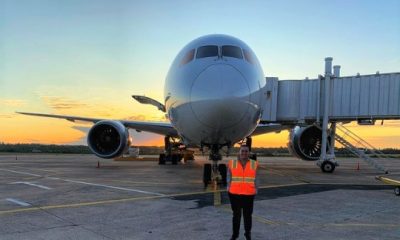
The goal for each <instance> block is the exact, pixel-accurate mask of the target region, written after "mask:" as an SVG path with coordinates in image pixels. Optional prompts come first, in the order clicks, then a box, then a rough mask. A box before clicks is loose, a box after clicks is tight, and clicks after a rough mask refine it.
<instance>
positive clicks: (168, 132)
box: [17, 112, 178, 137]
mask: <svg viewBox="0 0 400 240" xmlns="http://www.w3.org/2000/svg"><path fill="white" fill-rule="evenodd" d="M17 113H19V114H24V115H30V116H37V117H49V118H60V119H65V120H68V121H71V122H75V121H83V122H91V123H97V122H99V121H102V120H111V119H101V118H87V117H77V116H68V115H56V114H44V113H29V112H17ZM115 121H119V122H121V123H122V124H123V125H124V126H125V127H127V128H131V129H135V130H136V131H138V132H140V131H145V132H151V133H157V134H161V135H164V136H171V137H177V136H178V132H177V131H176V130H175V128H173V127H172V125H171V124H170V123H164V122H139V121H128V120H115Z"/></svg>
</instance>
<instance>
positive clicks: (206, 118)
mask: <svg viewBox="0 0 400 240" xmlns="http://www.w3.org/2000/svg"><path fill="white" fill-rule="evenodd" d="M249 94H250V90H249V86H248V84H247V80H246V78H245V77H244V76H243V75H242V73H241V72H240V71H239V70H237V69H236V68H235V67H233V66H231V65H228V64H214V65H211V66H209V67H207V68H206V69H205V70H204V71H202V72H201V73H200V74H199V76H198V77H197V78H196V80H195V81H194V83H193V85H192V89H191V95H190V98H191V107H192V111H193V113H194V115H195V116H196V118H197V119H198V120H199V121H200V122H201V123H202V124H203V125H205V126H208V127H211V128H214V129H223V128H228V127H232V126H234V125H236V124H237V123H238V122H240V120H241V119H242V118H243V117H244V116H245V114H246V112H247V111H248V108H249V106H248V103H249V100H250V99H249V98H250V96H249Z"/></svg>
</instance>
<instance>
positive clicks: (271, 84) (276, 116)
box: [261, 73, 400, 123]
mask: <svg viewBox="0 0 400 240" xmlns="http://www.w3.org/2000/svg"><path fill="white" fill-rule="evenodd" d="M337 75H339V74H337ZM266 81H267V84H266V87H265V91H264V94H265V97H266V99H267V102H266V104H265V106H264V109H263V115H262V118H261V121H262V122H279V123H302V122H315V121H316V120H317V119H318V120H320V119H322V114H323V106H324V97H323V89H324V83H325V80H324V77H322V76H319V78H317V79H305V80H278V78H274V77H267V78H266ZM329 82H330V87H329V89H330V90H329V91H330V92H329V101H328V103H329V110H328V117H329V120H330V121H353V120H360V119H371V120H376V119H400V73H385V74H379V73H377V74H372V75H356V76H350V77H335V76H332V78H331V79H330V81H329Z"/></svg>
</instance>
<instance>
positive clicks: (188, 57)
mask: <svg viewBox="0 0 400 240" xmlns="http://www.w3.org/2000/svg"><path fill="white" fill-rule="evenodd" d="M193 58H194V49H192V50H190V51H189V52H187V53H186V54H185V56H184V57H183V58H182V61H181V65H185V64H186V63H188V62H190V61H192V60H193Z"/></svg>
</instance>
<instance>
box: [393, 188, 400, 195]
mask: <svg viewBox="0 0 400 240" xmlns="http://www.w3.org/2000/svg"><path fill="white" fill-rule="evenodd" d="M394 194H396V196H400V187H395V188H394Z"/></svg>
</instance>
